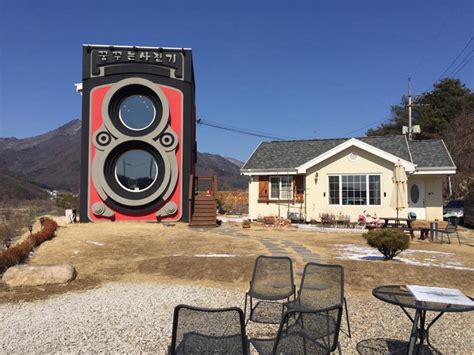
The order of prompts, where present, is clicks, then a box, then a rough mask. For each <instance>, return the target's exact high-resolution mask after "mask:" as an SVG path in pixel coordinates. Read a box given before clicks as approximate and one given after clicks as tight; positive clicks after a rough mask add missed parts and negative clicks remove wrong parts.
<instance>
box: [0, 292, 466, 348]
mask: <svg viewBox="0 0 474 355" xmlns="http://www.w3.org/2000/svg"><path fill="white" fill-rule="evenodd" d="M348 302H349V312H350V316H351V327H352V331H353V337H352V339H348V337H347V336H345V335H344V334H341V338H340V340H341V344H342V349H343V352H344V353H345V354H354V353H357V352H356V345H357V343H358V342H359V341H361V340H363V339H369V338H380V337H384V338H385V337H386V338H395V339H401V340H406V339H407V338H408V335H409V332H410V326H411V325H410V323H409V321H408V319H407V317H406V316H405V315H403V313H402V311H401V310H400V309H398V308H397V307H395V306H391V305H387V304H384V303H382V302H381V301H378V300H376V299H373V298H371V297H364V296H358V297H357V298H356V297H351V295H350V294H349V295H348ZM179 303H186V304H191V305H196V306H201V307H229V306H238V307H243V293H242V292H240V291H236V290H230V289H218V288H207V287H199V286H176V285H169V284H146V283H109V284H106V285H104V286H102V287H100V288H97V289H94V290H89V291H85V292H80V293H68V294H65V295H62V296H59V297H55V298H50V299H48V300H44V301H37V302H29V303H19V304H3V305H0V353H15V354H26V353H58V352H61V353H64V352H72V353H77V352H86V353H89V352H94V353H96V352H104V351H105V352H119V353H138V352H153V353H159V354H165V353H166V351H167V347H168V344H169V342H170V336H171V325H172V315H173V309H174V307H175V306H176V305H177V304H179ZM473 324H474V312H471V313H469V314H466V313H465V314H446V315H445V316H443V318H441V319H440V320H439V322H438V323H436V324H435V325H434V326H433V328H432V331H431V338H432V343H433V344H435V345H436V346H437V347H439V349H440V350H442V351H443V353H447V354H472V353H473V349H474V344H473V340H472V339H474V330H473V327H474V326H473ZM269 328H271V327H268V326H265V327H260V326H258V325H255V324H252V323H251V324H250V325H249V327H248V333H249V336H259V335H260V336H261V335H263V334H262V332H266V331H268V329H269ZM344 329H346V324H345V322H343V330H344Z"/></svg>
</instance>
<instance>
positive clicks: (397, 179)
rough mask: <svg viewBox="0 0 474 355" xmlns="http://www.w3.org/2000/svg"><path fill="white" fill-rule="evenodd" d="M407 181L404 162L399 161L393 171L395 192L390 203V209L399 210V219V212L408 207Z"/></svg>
mask: <svg viewBox="0 0 474 355" xmlns="http://www.w3.org/2000/svg"><path fill="white" fill-rule="evenodd" d="M407 180H408V178H407V174H406V173H405V168H404V167H403V165H402V162H401V161H400V160H398V161H397V162H396V163H395V167H394V169H393V179H392V181H393V192H392V200H391V201H390V207H392V208H394V209H396V210H397V219H398V213H399V211H400V210H403V209H404V208H407V207H408V201H407Z"/></svg>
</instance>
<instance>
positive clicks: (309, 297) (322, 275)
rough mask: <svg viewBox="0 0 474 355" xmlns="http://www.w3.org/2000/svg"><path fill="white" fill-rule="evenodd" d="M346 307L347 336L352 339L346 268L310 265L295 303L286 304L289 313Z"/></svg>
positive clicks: (307, 265)
mask: <svg viewBox="0 0 474 355" xmlns="http://www.w3.org/2000/svg"><path fill="white" fill-rule="evenodd" d="M339 304H340V305H341V306H342V305H344V311H345V313H346V322H347V331H348V332H347V335H348V337H349V338H352V333H351V326H350V321H349V312H348V308H347V301H346V297H345V296H344V268H343V267H342V266H341V265H328V264H317V263H308V264H306V265H305V267H304V271H303V276H302V278H301V284H300V288H299V290H298V295H297V297H296V300H295V301H292V302H288V303H285V305H284V306H285V307H286V308H287V309H288V311H311V310H319V309H325V308H327V307H332V306H334V305H339Z"/></svg>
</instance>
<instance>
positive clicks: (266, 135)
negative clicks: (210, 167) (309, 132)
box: [197, 118, 301, 141]
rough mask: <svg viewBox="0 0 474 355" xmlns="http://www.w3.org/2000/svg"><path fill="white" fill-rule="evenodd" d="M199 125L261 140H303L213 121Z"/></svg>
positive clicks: (204, 121) (202, 121)
mask: <svg viewBox="0 0 474 355" xmlns="http://www.w3.org/2000/svg"><path fill="white" fill-rule="evenodd" d="M197 124H199V125H203V126H208V127H213V128H217V129H222V130H224V131H230V132H235V133H240V134H245V135H248V136H253V137H260V138H269V139H274V140H279V141H284V140H300V139H301V138H295V137H286V136H277V135H273V134H270V133H265V132H261V131H252V130H248V129H244V128H239V127H233V126H229V125H223V124H222V123H218V122H212V121H208V120H204V119H202V118H200V119H198V120H197Z"/></svg>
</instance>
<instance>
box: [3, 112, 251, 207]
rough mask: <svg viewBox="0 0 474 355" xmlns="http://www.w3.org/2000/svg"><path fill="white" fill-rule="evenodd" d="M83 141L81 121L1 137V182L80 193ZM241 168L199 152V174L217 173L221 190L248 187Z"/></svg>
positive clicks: (238, 162) (239, 163)
mask: <svg viewBox="0 0 474 355" xmlns="http://www.w3.org/2000/svg"><path fill="white" fill-rule="evenodd" d="M80 144H81V121H80V120H73V121H70V122H68V123H66V124H65V125H63V126H61V127H59V128H57V129H54V130H52V131H49V132H47V133H45V134H42V135H39V136H35V137H31V138H24V139H18V138H0V170H1V171H4V175H0V185H2V183H3V180H4V179H6V176H7V174H10V175H13V176H16V177H17V178H18V177H21V178H22V179H24V180H26V181H29V182H32V183H33V184H37V185H41V186H44V187H48V188H50V189H55V190H67V191H72V192H78V191H79V178H80V165H81V164H80ZM240 167H241V162H240V161H238V160H234V159H232V158H224V157H222V156H220V155H217V154H209V153H198V163H197V173H198V174H199V175H213V174H216V175H217V178H218V181H219V189H221V190H243V189H245V188H247V179H246V178H245V177H243V176H241V175H240V173H239V169H240ZM10 175H8V176H10ZM4 176H5V177H4ZM9 181H10V180H9ZM0 199H1V196H0Z"/></svg>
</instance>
